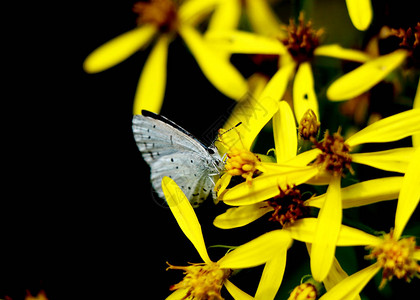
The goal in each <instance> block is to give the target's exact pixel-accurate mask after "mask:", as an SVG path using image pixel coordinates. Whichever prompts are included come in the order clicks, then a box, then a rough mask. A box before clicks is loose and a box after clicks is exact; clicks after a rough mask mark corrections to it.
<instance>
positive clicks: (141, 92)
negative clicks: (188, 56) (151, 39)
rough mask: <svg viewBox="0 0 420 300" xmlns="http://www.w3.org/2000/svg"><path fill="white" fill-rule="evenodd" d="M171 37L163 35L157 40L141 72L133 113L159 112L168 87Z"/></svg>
mask: <svg viewBox="0 0 420 300" xmlns="http://www.w3.org/2000/svg"><path fill="white" fill-rule="evenodd" d="M168 45H169V37H168V36H166V35H162V36H161V37H160V38H159V39H158V40H157V42H156V45H155V46H154V47H153V49H152V51H151V52H150V54H149V57H148V58H147V61H146V63H145V65H144V67H143V71H142V72H141V75H140V79H139V84H138V85H137V91H136V96H135V99H134V108H133V113H134V114H135V115H139V114H141V111H142V110H143V109H144V110H148V111H151V112H154V113H157V114H158V113H159V112H160V109H161V107H162V103H163V98H164V96H165V89H166V63H167V59H168Z"/></svg>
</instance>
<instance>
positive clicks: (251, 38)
mask: <svg viewBox="0 0 420 300" xmlns="http://www.w3.org/2000/svg"><path fill="white" fill-rule="evenodd" d="M206 40H208V41H209V43H211V45H212V46H214V47H216V48H219V49H222V50H225V51H228V52H229V53H242V54H271V55H283V54H285V53H286V52H287V49H286V47H285V46H284V45H283V44H282V43H281V42H280V41H279V40H278V39H276V38H268V37H265V36H262V35H257V34H255V33H251V32H246V31H240V30H226V29H225V30H221V31H216V30H213V31H208V32H207V33H206Z"/></svg>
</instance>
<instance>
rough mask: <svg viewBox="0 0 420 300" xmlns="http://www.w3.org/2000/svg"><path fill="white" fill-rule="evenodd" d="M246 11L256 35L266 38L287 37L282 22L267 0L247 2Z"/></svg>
mask: <svg viewBox="0 0 420 300" xmlns="http://www.w3.org/2000/svg"><path fill="white" fill-rule="evenodd" d="M245 9H246V15H247V16H248V18H249V21H250V23H251V26H252V28H253V29H254V31H255V32H256V33H259V34H262V35H265V36H278V37H279V38H284V37H286V35H285V34H284V30H283V28H282V24H281V22H280V21H279V20H278V18H277V16H276V14H275V13H274V12H273V10H272V9H271V7H270V6H269V4H268V2H267V1H266V0H252V1H247V2H246V5H245Z"/></svg>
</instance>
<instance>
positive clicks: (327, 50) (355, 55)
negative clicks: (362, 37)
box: [314, 44, 371, 63]
mask: <svg viewBox="0 0 420 300" xmlns="http://www.w3.org/2000/svg"><path fill="white" fill-rule="evenodd" d="M314 54H315V55H318V56H329V57H334V58H340V59H344V60H351V61H357V62H362V63H363V62H366V61H368V60H370V59H371V57H370V56H369V55H367V54H366V53H364V52H362V51H359V50H353V49H346V48H343V47H341V46H340V45H338V44H331V45H323V46H319V47H317V48H316V49H315V51H314Z"/></svg>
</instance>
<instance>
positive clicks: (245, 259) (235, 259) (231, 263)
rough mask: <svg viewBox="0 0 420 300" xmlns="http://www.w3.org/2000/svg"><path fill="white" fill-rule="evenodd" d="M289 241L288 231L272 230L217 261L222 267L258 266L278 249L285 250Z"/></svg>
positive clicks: (275, 253) (276, 252)
mask: <svg viewBox="0 0 420 300" xmlns="http://www.w3.org/2000/svg"><path fill="white" fill-rule="evenodd" d="M291 243H292V238H291V237H290V233H289V232H287V231H284V230H273V231H270V232H267V233H265V234H263V235H261V236H259V237H257V238H255V239H253V240H252V241H250V242H248V243H246V244H243V245H241V246H239V247H238V248H236V249H235V250H233V251H231V252H229V253H228V254H226V255H225V256H223V257H222V258H221V259H220V260H219V261H218V264H219V266H220V268H223V269H245V268H252V267H255V266H259V265H262V264H264V263H266V262H267V261H269V260H270V259H272V258H273V256H274V255H277V254H278V253H279V251H282V250H287V249H288V248H289V247H290V246H291Z"/></svg>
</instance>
